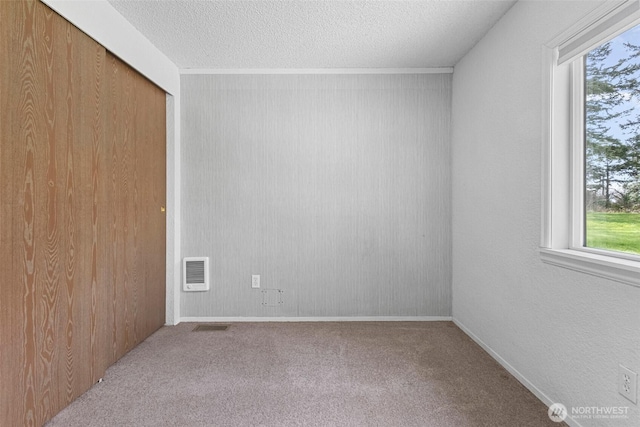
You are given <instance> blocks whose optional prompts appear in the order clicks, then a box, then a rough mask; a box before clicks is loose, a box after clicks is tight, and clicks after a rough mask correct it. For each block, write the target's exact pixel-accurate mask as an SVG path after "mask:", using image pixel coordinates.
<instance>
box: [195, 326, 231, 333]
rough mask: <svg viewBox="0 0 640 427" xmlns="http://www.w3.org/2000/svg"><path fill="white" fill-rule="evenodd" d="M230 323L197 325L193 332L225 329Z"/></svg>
mask: <svg viewBox="0 0 640 427" xmlns="http://www.w3.org/2000/svg"><path fill="white" fill-rule="evenodd" d="M229 326H230V325H198V326H196V327H195V328H193V332H210V331H226V330H227V329H229Z"/></svg>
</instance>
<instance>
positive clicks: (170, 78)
mask: <svg viewBox="0 0 640 427" xmlns="http://www.w3.org/2000/svg"><path fill="white" fill-rule="evenodd" d="M42 2H43V3H44V4H46V5H47V6H49V7H51V8H52V9H53V10H54V11H56V12H57V13H59V14H60V15H61V16H63V17H64V18H66V19H67V20H68V21H69V22H71V23H72V24H74V25H75V26H76V27H78V28H79V29H80V30H82V31H83V32H85V33H86V34H87V35H88V36H90V37H91V38H93V39H94V40H96V41H97V42H98V43H100V44H102V45H103V46H104V47H105V48H106V49H107V50H109V51H110V52H111V53H113V54H114V55H116V56H118V57H119V58H120V59H122V60H123V61H124V62H126V63H127V64H129V65H130V66H131V67H133V68H134V69H136V70H137V71H138V72H139V73H140V74H142V75H144V76H145V77H146V78H148V79H149V80H150V81H152V82H153V83H155V84H156V85H158V86H159V87H161V88H162V89H164V90H165V91H166V92H167V93H169V94H170V95H171V96H169V97H168V99H167V120H168V123H167V251H166V256H167V267H166V268H167V272H166V282H167V292H166V295H167V301H166V307H167V310H166V323H167V324H169V325H173V324H177V323H178V322H179V321H180V291H179V289H180V288H179V286H180V265H181V264H180V260H181V255H180V221H181V220H180V213H181V211H180V74H179V72H178V67H177V66H176V65H175V64H174V63H173V62H171V60H169V58H167V57H166V56H165V55H164V54H163V53H162V52H160V50H158V48H156V47H155V46H154V45H153V44H151V42H150V41H149V40H148V39H147V38H146V37H145V36H143V35H142V34H141V33H140V32H139V31H138V30H136V29H135V27H134V26H133V25H131V23H130V22H129V21H127V20H126V19H124V17H123V16H122V15H120V13H118V11H116V10H115V9H114V8H113V6H111V4H109V2H107V1H106V0H42Z"/></svg>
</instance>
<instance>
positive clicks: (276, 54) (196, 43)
mask: <svg viewBox="0 0 640 427" xmlns="http://www.w3.org/2000/svg"><path fill="white" fill-rule="evenodd" d="M109 2H110V3H111V4H112V5H113V7H115V9H116V10H118V11H119V12H120V13H121V14H122V15H123V16H124V17H125V18H126V19H127V20H128V21H129V22H131V23H132V24H133V25H134V26H135V27H136V28H137V29H138V30H139V31H140V32H141V33H142V34H144V35H145V36H146V37H147V38H148V39H149V40H150V41H151V42H152V43H153V44H154V45H155V46H156V47H158V49H160V50H161V51H162V52H163V53H164V54H165V55H167V56H168V57H169V59H171V60H172V61H173V62H174V63H175V64H176V65H177V66H178V67H179V68H181V69H187V68H204V69H248V68H267V69H283V68H284V69H286V68H294V69H302V68H430V67H450V66H453V65H455V64H456V62H458V60H460V58H462V57H463V56H464V55H465V54H466V53H467V52H468V51H469V50H470V49H471V48H472V47H473V46H474V45H475V44H476V43H477V42H478V40H480V39H481V38H482V36H483V35H484V34H485V33H486V32H487V31H488V30H489V29H490V28H491V27H492V26H493V25H494V24H495V23H496V21H498V19H500V17H501V16H502V15H504V13H505V12H506V11H507V10H508V9H509V8H510V7H511V6H512V5H513V4H514V3H515V0H470V1H463V0H422V1H417V0H413V1H371V0H369V1H335V0H334V1H330V0H329V1H327V0H321V1H314V0H289V1H287V0H270V1H253V0H252V1H238V0H224V1H223V0H145V1H141V0H109Z"/></svg>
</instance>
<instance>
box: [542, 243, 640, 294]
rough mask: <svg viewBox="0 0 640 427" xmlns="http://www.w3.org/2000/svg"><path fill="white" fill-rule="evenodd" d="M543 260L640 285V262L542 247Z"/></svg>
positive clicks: (632, 284)
mask: <svg viewBox="0 0 640 427" xmlns="http://www.w3.org/2000/svg"><path fill="white" fill-rule="evenodd" d="M540 256H541V258H542V262H544V263H547V264H551V265H556V266H558V267H563V268H568V269H570V270H575V271H579V272H582V273H586V274H590V275H592V276H598V277H603V278H605V279H610V280H615V281H616V282H621V283H624V284H627V285H631V286H637V287H640V262H638V261H633V260H628V259H622V258H616V257H612V256H606V255H599V254H594V253H589V252H582V251H577V250H573V249H547V248H540Z"/></svg>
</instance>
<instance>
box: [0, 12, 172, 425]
mask: <svg viewBox="0 0 640 427" xmlns="http://www.w3.org/2000/svg"><path fill="white" fill-rule="evenodd" d="M0 22H2V23H3V25H2V26H0V109H1V110H0V196H1V198H0V243H1V246H0V271H1V274H2V276H1V279H2V280H1V281H0V302H1V306H2V310H0V340H1V341H0V342H1V343H2V347H1V354H0V378H1V380H0V425H2V426H4V425H7V426H14V425H15V426H22V425H24V426H40V425H42V424H43V423H45V422H46V421H47V420H48V419H50V418H51V417H52V416H54V415H55V414H56V413H57V412H58V411H59V410H60V409H62V408H63V407H65V406H66V405H68V404H69V403H70V402H71V401H72V400H73V399H75V398H76V397H77V396H79V395H80V394H81V393H83V392H84V391H86V390H87V389H88V388H89V387H91V385H92V384H93V383H95V381H97V380H98V379H99V378H101V377H102V376H103V375H104V372H105V370H106V368H107V367H108V366H109V365H110V364H111V363H113V362H114V361H115V360H117V358H118V357H120V356H121V355H122V354H124V353H125V352H126V351H128V350H130V349H131V348H132V347H133V346H134V345H135V344H136V343H138V342H140V341H141V340H143V339H144V338H146V337H147V336H148V335H149V334H150V333H151V332H153V331H155V330H156V329H157V328H159V327H160V326H162V323H161V322H158V321H157V319H163V317H162V314H163V313H164V299H163V300H162V304H161V305H159V304H158V303H157V302H156V301H155V300H151V301H148V300H149V298H148V295H149V294H151V293H152V292H151V291H150V289H155V288H158V289H160V290H161V291H162V295H163V296H164V289H165V284H164V253H162V254H159V252H158V248H159V247H160V246H162V247H164V242H162V245H160V244H159V243H158V242H157V241H155V240H153V238H152V237H155V236H156V234H150V230H148V229H147V228H145V227H146V223H147V218H146V211H144V212H143V209H146V208H147V204H148V201H149V200H148V199H149V197H148V196H147V195H148V194H153V191H155V190H154V189H155V184H154V183H153V181H152V180H154V179H160V181H161V185H162V186H164V181H165V177H164V169H162V170H161V171H160V173H162V174H163V175H162V176H159V175H154V174H153V173H152V170H151V168H152V167H153V165H156V164H157V163H158V162H164V158H163V159H160V160H159V159H156V158H155V157H156V156H164V145H165V139H164V132H158V131H155V129H157V128H160V129H164V126H165V108H164V93H162V91H160V90H159V89H158V88H156V87H155V86H153V85H152V84H150V83H149V82H148V81H146V80H145V79H144V78H142V77H141V76H139V75H138V74H137V73H135V72H134V71H133V70H132V69H130V68H129V67H127V66H125V65H124V64H123V63H122V62H121V61H120V60H118V59H116V58H115V57H114V56H113V55H111V54H109V55H107V53H106V51H105V49H104V47H102V46H100V45H99V44H97V43H96V42H95V41H93V40H91V39H90V38H89V37H87V36H86V35H85V34H83V33H82V32H80V31H79V30H78V29H77V28H75V27H74V26H73V25H71V24H69V23H68V22H66V21H65V20H64V19H62V18H61V17H60V16H58V15H57V14H55V13H53V12H52V11H51V10H50V9H49V8H48V7H46V6H44V5H43V4H42V3H40V2H37V1H32V0H21V1H10V2H0ZM107 56H108V58H107ZM160 97H162V98H163V102H162V104H161V106H159V107H158V106H156V105H155V103H154V102H152V101H153V100H155V99H157V98H158V99H159V98H160ZM140 102H142V104H139V103H140ZM140 105H143V106H144V108H141V107H140ZM141 111H142V112H143V114H142V113H140V112H141ZM141 120H144V121H149V123H140V121H141ZM159 138H162V139H159ZM156 146H158V147H159V149H157V150H154V147H156ZM141 177H144V179H143V178H141ZM162 188H164V187H162ZM163 191H164V190H163ZM154 221H155V222H154ZM149 222H151V223H152V224H157V220H154V219H150V220H149ZM157 231H158V234H161V235H162V236H164V223H163V224H162V230H157ZM145 233H146V234H145ZM163 238H164V237H163ZM151 245H153V247H151ZM154 256H158V259H156V260H153V262H156V265H155V268H157V269H158V270H161V271H162V276H161V277H162V281H161V282H160V283H150V281H151V280H152V277H150V276H149V275H147V274H146V273H144V272H143V269H142V266H144V265H146V264H145V263H147V262H148V261H147V258H148V257H154ZM147 276H149V277H147ZM156 307H161V310H162V312H161V313H158V312H157V310H156ZM151 313H153V316H154V322H153V324H152V327H145V325H147V322H146V320H145V319H146V317H148V316H149V315H150V314H151Z"/></svg>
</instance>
